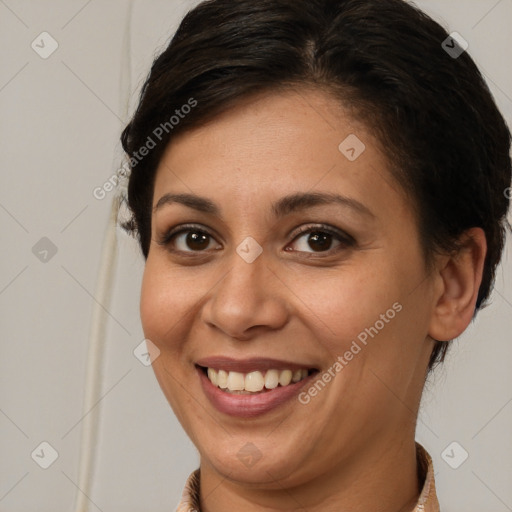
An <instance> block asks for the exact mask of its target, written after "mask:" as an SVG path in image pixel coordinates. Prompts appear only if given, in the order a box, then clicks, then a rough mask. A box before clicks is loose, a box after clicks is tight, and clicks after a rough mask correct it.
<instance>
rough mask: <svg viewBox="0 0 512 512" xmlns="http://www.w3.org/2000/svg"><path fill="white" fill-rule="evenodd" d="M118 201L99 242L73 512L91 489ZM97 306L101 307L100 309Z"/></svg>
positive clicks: (84, 505)
mask: <svg viewBox="0 0 512 512" xmlns="http://www.w3.org/2000/svg"><path fill="white" fill-rule="evenodd" d="M117 211H118V199H117V198H115V199H114V201H112V206H111V208H110V217H109V221H108V224H107V229H106V233H105V237H104V241H103V250H102V255H101V261H100V269H99V274H98V282H97V288H96V293H95V297H96V301H97V302H96V301H95V302H94V303H93V313H92V320H91V330H90V334H89V352H88V355H87V370H86V378H85V396H84V408H83V414H84V418H83V420H82V432H81V442H80V459H79V469H78V484H77V487H78V489H79V490H78V491H77V494H76V499H75V506H74V510H75V512H87V510H88V508H89V495H90V491H91V485H92V473H93V468H94V458H95V454H96V448H97V442H98V422H99V407H98V406H97V403H98V401H99V400H100V398H101V388H102V385H101V384H102V381H103V378H102V377H103V375H102V363H103V355H104V346H105V341H106V329H107V314H106V313H105V311H104V309H103V307H102V306H101V305H103V306H104V307H105V308H106V309H108V307H109V303H110V298H111V294H112V284H113V281H114V277H115V267H116V260H117V237H116V223H117ZM100 304H101V305H100Z"/></svg>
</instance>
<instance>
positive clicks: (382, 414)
mask: <svg viewBox="0 0 512 512" xmlns="http://www.w3.org/2000/svg"><path fill="white" fill-rule="evenodd" d="M349 134H356V135H357V137H358V138H359V139H360V140H361V141H363V142H364V144H365V145H366V149H365V151H364V152H363V153H362V154H361V155H360V156H359V157H358V158H357V159H356V160H355V161H349V160H348V159H347V158H346V157H345V156H344V155H343V154H342V153H341V152H340V150H339V149H338V146H339V144H340V142H341V141H343V140H344V139H345V138H346V137H347V136H348V135H349ZM171 192H172V193H190V194H196V195H199V196H204V197H207V198H209V199H210V200H211V201H213V202H214V203H216V204H217V205H218V206H219V208H220V210H221V217H216V216H213V215H211V214H209V213H204V212H199V211H196V210H194V209H192V208H189V207H187V206H184V205H182V204H178V203H173V204H166V205H164V206H162V207H161V208H159V209H158V210H157V211H154V213H153V216H152V241H151V246H150V250H149V255H148V258H147V262H146V266H145V271H144V278H143V284H142V292H141V319H142V324H143V329H144V333H145V336H146V338H148V339H150V340H151V341H152V342H153V343H154V344H155V345H156V346H157V347H158V349H159V350H160V356H159V357H158V358H157V359H156V360H155V361H154V362H153V369H154V371H155V375H156V377H157V379H158V382H159V384H160V386H161V388H162V390H163V392H164V394H165V396H166V398H167V400H168V401H169V403H170V405H171V406H172V409H173V410H174V412H175V414H176V416H177V418H178V419H179V421H180V422H181V424H182V426H183V428H184V429H185V431H186V432H187V434H188V436H189V437H190V438H191V440H192V441H193V442H194V444H195V446H196V447H197V449H198V451H199V453H200V463H201V510H203V511H206V512H216V511H220V510H245V511H249V512H250V511H253V510H254V511H256V510H257V511H261V510H272V511H284V510H298V509H301V507H303V508H304V509H307V510H308V511H317V510H322V511H323V512H325V511H340V510H350V511H352V512H362V511H368V510H375V511H378V512H397V511H403V512H407V511H412V510H413V509H414V506H415V504H416V501H417V499H418V497H419V493H420V491H421V488H420V485H419V484H418V478H417V468H416V455H415V443H414V432H415V422H416V418H417V413H418V407H419V402H420V398H421V393H422V389H423V385H424V380H425V376H426V369H427V365H428V359H429V356H430V353H431V351H432V348H433V340H432V337H433V338H435V339H439V340H450V339H453V338H454V337H456V336H458V335H459V334H461V333H462V332H463V331H464V329H465V328H466V327H467V325H468V324H469V322H470V321H471V318H472V315H473V311H474V306H475V302H476V298H477V293H478V287H479V285H480V281H481V275H482V267H483V261H484V257H485V251H486V244H485V236H484V233H483V232H482V230H481V229H477V228H475V229H472V230H470V231H468V232H467V234H466V239H467V243H466V246H465V249H463V250H461V252H460V253H459V254H457V255H439V256H437V257H436V265H435V268H434V270H433V271H432V272H431V273H427V271H426V268H425V262H424V260H423V257H422V252H421V247H420V243H419V238H418V228H417V221H416V219H415V217H414V213H413V209H412V205H411V204H410V203H409V201H410V199H409V197H408V195H407V194H405V193H404V191H403V190H402V189H401V188H400V186H398V185H397V184H396V183H395V182H394V180H393V179H392V177H391V174H390V173H389V170H388V162H387V160H386V157H385V156H384V153H383V152H382V151H381V149H380V147H379V143H378V141H377V140H376V139H375V138H374V137H373V136H372V135H371V133H370V131H369V130H368V129H367V128H366V127H365V126H364V125H363V124H361V123H358V122H357V120H356V119H354V118H353V117H351V116H349V114H348V112H347V111H345V110H343V109H342V107H341V106H340V105H339V102H338V101H336V100H335V99H334V98H332V97H330V96H328V95H327V94H326V93H323V92H321V91H316V90H312V89H301V90H300V91H289V92H279V93H278V92H274V93H271V94H270V93H267V94H259V95H257V96H254V97H251V98H249V99H245V100H244V101H242V102H239V103H238V104H237V105H236V106H235V107H233V108H231V109H230V110H229V111H227V112H225V113H224V114H222V115H220V116H218V117H216V118H215V119H214V120H213V121H212V122H210V123H209V124H207V125H204V126H202V127H200V128H196V129H193V130H191V131H188V132H185V133H183V134H181V135H179V136H178V137H176V138H174V139H173V141H172V142H171V144H170V145H169V147H168V148H167V151H166V153H165V154H164V156H163V157H162V159H161V162H160V165H159V167H158V169H157V174H156V181H155V188H154V198H153V206H155V205H156V204H157V202H158V200H159V199H160V198H161V197H162V196H163V195H164V194H166V193H171ZM296 192H327V193H330V192H336V193H338V194H343V195H345V196H347V197H350V198H352V199H355V200H357V201H359V202H360V203H362V204H363V205H365V206H366V207H367V208H368V209H369V210H370V211H371V212H372V216H370V215H362V214H360V213H358V212H357V211H355V210H352V209H350V208H348V207H345V206H340V205H336V204H331V205H321V206H315V207H314V208H310V209H303V210H300V211H295V212H293V213H290V214H288V215H287V216H285V217H283V218H277V219H276V218H274V217H273V216H272V213H271V209H270V205H271V204H272V202H274V201H277V200H278V199H279V198H281V197H282V196H285V195H288V194H292V193H296ZM185 223H194V224H198V225H199V226H198V227H197V229H202V230H203V231H204V230H206V231H209V232H210V233H211V235H212V237H211V238H207V239H206V243H205V244H204V247H206V249H203V250H202V251H201V250H200V249H198V248H197V247H198V245H193V244H190V243H189V244H187V243H186V234H181V235H178V236H177V237H175V239H174V241H173V242H170V243H169V244H168V245H167V246H163V245H161V244H159V243H158V240H161V239H162V238H163V237H164V236H165V234H166V233H167V232H169V230H170V229H171V228H173V227H175V226H179V225H182V224H185ZM321 223H322V224H327V225H329V226H332V227H334V228H338V229H340V230H342V231H344V232H346V233H348V234H349V235H350V236H351V237H353V238H354V239H355V243H354V244H353V245H344V244H342V243H341V242H339V241H338V240H337V239H336V238H335V237H332V239H331V243H330V244H329V241H328V242H327V246H326V249H318V247H319V245H318V243H317V244H316V245H315V242H314V241H311V240H310V241H309V242H308V238H309V235H308V234H307V233H306V234H301V235H296V234H295V233H296V232H297V228H299V227H301V226H306V225H307V226H308V227H309V226H310V225H311V226H312V227H315V228H318V229H317V231H322V229H321V227H320V226H318V225H319V224H321ZM197 229H194V228H192V230H191V231H192V232H196V231H197ZM248 236H250V237H252V238H254V239H255V240H256V241H257V242H258V244H259V245H260V246H261V247H262V249H263V252H262V254H261V255H260V256H259V257H258V258H257V259H256V260H255V261H254V262H252V263H250V264H249V263H247V262H246V261H245V260H244V259H242V258H241V257H240V256H239V255H238V254H237V252H236V248H237V247H238V246H239V244H240V243H241V242H242V241H243V240H244V239H245V238H246V237H248ZM328 240H329V239H328ZM172 249H174V250H177V251H183V252H186V254H183V253H181V254H180V253H179V252H172ZM285 249H287V250H285ZM337 249H339V250H337ZM396 302H398V303H399V304H400V305H402V310H401V311H400V312H399V313H397V314H396V316H395V317H394V318H393V319H392V320H390V321H389V322H388V323H386V324H385V326H384V327H383V328H382V329H381V330H380V331H379V332H378V335H376V336H374V337H373V338H369V341H368V343H367V345H366V346H364V348H363V349H362V350H361V351H360V352H359V353H358V354H357V355H356V356H354V358H353V359H352V361H350V362H349V363H348V364H347V365H346V366H344V368H343V370H342V371H340V372H338V373H337V374H336V377H335V378H333V379H332V380H331V382H329V383H328V385H327V386H326V387H325V388H324V389H323V390H322V391H321V392H319V393H318V394H317V396H315V397H314V398H312V399H311V401H310V402H309V403H308V404H301V403H299V402H298V401H297V400H296V399H293V400H291V401H289V402H287V403H285V404H284V405H282V406H280V407H278V408H277V409H275V410H273V411H271V412H269V413H266V414H264V415H261V416H259V417H256V418H251V419H240V418H235V417H231V416H228V415H225V414H222V413H220V412H219V411H217V410H216V409H215V408H214V407H213V406H212V405H211V404H210V402H209V401H208V399H207V398H206V396H205V395H204V393H203V391H202V388H201V386H200V382H199V379H198V375H197V373H196V370H195V367H194V362H195V361H196V360H198V359H200V358H203V357H208V356H213V355H227V356H231V357H235V358H249V357H257V356H260V357H273V358H277V359H284V360H288V361H294V362H298V363H304V366H305V367H315V368H318V369H320V372H321V373H322V372H325V371H327V370H328V368H330V367H332V366H333V364H334V362H335V361H336V358H337V357H338V356H339V355H343V354H344V353H345V352H346V351H347V350H348V349H349V348H350V346H351V343H352V341H353V340H355V339H356V338H357V336H358V334H359V333H361V332H362V331H364V329H365V328H369V327H370V326H374V325H375V323H376V321H377V320H379V319H380V318H381V316H380V315H381V314H385V313H386V311H387V310H389V309H390V308H391V307H392V305H393V304H394V303H396ZM247 442H251V443H253V444H254V445H255V446H256V447H257V450H258V451H259V453H260V454H261V458H260V459H259V460H258V461H257V463H255V464H254V465H253V466H252V467H250V468H248V467H246V466H245V464H243V463H242V461H241V460H240V459H239V458H238V457H237V453H238V451H239V450H240V449H241V448H242V447H243V446H244V445H245V444H246V443H247Z"/></svg>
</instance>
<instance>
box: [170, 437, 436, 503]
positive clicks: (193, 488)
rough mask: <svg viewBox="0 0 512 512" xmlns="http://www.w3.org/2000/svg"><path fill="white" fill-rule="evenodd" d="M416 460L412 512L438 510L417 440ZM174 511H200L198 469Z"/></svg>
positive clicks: (427, 459) (431, 477) (428, 466)
mask: <svg viewBox="0 0 512 512" xmlns="http://www.w3.org/2000/svg"><path fill="white" fill-rule="evenodd" d="M416 460H417V461H418V478H419V481H420V487H421V494H420V497H419V499H418V503H417V504H416V507H415V509H414V511H413V512H439V502H438V501H437V495H436V485H435V481H434V466H433V464H432V458H431V457H430V455H429V454H428V452H427V451H426V450H425V448H423V446H421V444H419V443H418V442H416ZM176 512H201V508H200V506H199V469H196V470H195V471H194V472H193V473H192V474H191V475H190V476H189V477H188V479H187V482H186V484H185V488H184V489H183V495H182V497H181V501H180V503H179V505H178V508H177V509H176Z"/></svg>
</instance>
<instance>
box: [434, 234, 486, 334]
mask: <svg viewBox="0 0 512 512" xmlns="http://www.w3.org/2000/svg"><path fill="white" fill-rule="evenodd" d="M461 243H462V246H461V248H460V250H459V251H457V253H455V254H453V255H451V256H449V257H446V256H445V257H444V258H442V259H440V260H439V261H440V262H441V264H440V266H439V268H438V269H437V270H436V272H437V276H436V277H437V282H438V284H439V286H438V287H436V293H437V296H436V297H435V298H436V303H435V305H434V311H433V315H432V319H431V322H430V329H429V336H430V337H432V338H433V339H435V340H439V341H450V340H452V339H454V338H456V337H457V336H460V335H461V334H462V333H463V332H464V331H465V329H466V328H467V326H468V325H469V323H470V322H471V319H472V318H473V314H474V311H475V305H476V301H477V298H478V290H479V288H480V283H481V282H482V274H483V268H484V262H485V256H486V254H487V242H486V238H485V233H484V231H483V229H481V228H471V229H469V230H467V231H465V232H464V234H463V235H462V237H461Z"/></svg>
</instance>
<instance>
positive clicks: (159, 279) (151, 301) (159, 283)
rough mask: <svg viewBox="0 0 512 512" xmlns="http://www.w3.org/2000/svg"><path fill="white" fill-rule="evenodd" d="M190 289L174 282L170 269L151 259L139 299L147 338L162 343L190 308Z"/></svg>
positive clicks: (177, 327) (146, 268) (145, 272)
mask: <svg viewBox="0 0 512 512" xmlns="http://www.w3.org/2000/svg"><path fill="white" fill-rule="evenodd" d="M186 289H187V288H186V287H185V288H184V287H183V286H182V285H180V283H179V282H176V279H173V276H172V274H171V273H170V272H169V269H166V268H165V267H164V266H163V265H160V264H158V262H156V261H154V260H152V259H151V258H148V260H147V262H146V266H145V269H144V275H143V279H142V287H141V296H140V317H141V322H142V327H143V330H144V334H145V336H146V338H149V339H151V340H152V341H153V342H154V343H156V344H157V345H160V344H162V343H163V342H164V341H165V340H166V339H167V338H168V337H169V336H172V333H173V330H175V329H179V325H180V321H181V320H182V319H183V318H184V317H185V315H186V312H187V310H189V309H190V305H189V301H190V294H184V290H186Z"/></svg>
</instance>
